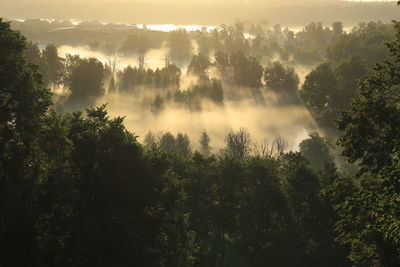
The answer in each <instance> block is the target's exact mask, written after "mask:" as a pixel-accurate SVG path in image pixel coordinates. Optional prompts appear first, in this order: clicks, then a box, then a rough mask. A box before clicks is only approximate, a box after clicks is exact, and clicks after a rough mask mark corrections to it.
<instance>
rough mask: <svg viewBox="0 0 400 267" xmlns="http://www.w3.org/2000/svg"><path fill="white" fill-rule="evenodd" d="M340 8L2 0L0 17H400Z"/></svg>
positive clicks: (325, 4) (389, 10) (384, 10)
mask: <svg viewBox="0 0 400 267" xmlns="http://www.w3.org/2000/svg"><path fill="white" fill-rule="evenodd" d="M363 1H364V2H366V1H367V0H363ZM356 2H359V1H358V0H357V1H356ZM338 3H340V1H339V0H0V17H6V18H18V19H23V18H52V19H61V20H64V19H77V20H101V21H106V22H124V23H137V24H141V23H146V24H201V25H218V24H221V23H226V24H229V23H234V22H235V21H237V20H238V19H239V20H268V21H269V22H271V23H281V24H286V25H289V26H290V25H304V24H305V23H309V22H311V21H321V22H323V23H326V24H330V23H332V22H333V21H337V20H341V21H343V22H344V23H347V24H352V23H358V22H360V21H366V20H382V21H390V20H392V19H396V18H398V17H400V12H399V11H400V8H397V7H395V4H394V3H392V4H387V5H381V7H376V6H370V7H363V8H360V7H359V6H358V4H355V5H357V7H352V8H348V7H346V8H342V7H338V6H339V5H343V4H338ZM304 5H307V7H304ZM301 6H303V7H302V8H299V7H301ZM308 6H310V7H311V8H308ZM331 6H333V8H331Z"/></svg>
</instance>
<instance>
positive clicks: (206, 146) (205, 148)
mask: <svg viewBox="0 0 400 267" xmlns="http://www.w3.org/2000/svg"><path fill="white" fill-rule="evenodd" d="M199 144H200V153H202V154H203V155H204V156H209V155H210V154H211V147H210V137H209V136H208V134H207V132H206V131H203V133H202V134H201V137H200V140H199Z"/></svg>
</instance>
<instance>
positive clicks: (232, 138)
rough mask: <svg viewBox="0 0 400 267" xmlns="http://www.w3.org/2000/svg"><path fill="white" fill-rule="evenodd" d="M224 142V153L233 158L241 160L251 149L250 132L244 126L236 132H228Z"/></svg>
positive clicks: (248, 154) (247, 155)
mask: <svg viewBox="0 0 400 267" xmlns="http://www.w3.org/2000/svg"><path fill="white" fill-rule="evenodd" d="M225 142H226V148H225V149H224V154H225V155H227V156H228V157H231V158H234V159H238V160H243V159H245V158H247V157H249V156H250V153H251V151H252V150H253V147H252V144H251V139H250V134H249V132H248V131H247V130H246V129H244V128H240V129H239V131H238V132H234V131H231V132H229V133H228V135H227V136H226V137H225Z"/></svg>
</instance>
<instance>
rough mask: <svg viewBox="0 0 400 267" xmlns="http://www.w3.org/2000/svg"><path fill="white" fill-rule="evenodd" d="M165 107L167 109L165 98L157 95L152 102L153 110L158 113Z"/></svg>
mask: <svg viewBox="0 0 400 267" xmlns="http://www.w3.org/2000/svg"><path fill="white" fill-rule="evenodd" d="M164 109H165V103H164V99H163V98H162V97H161V96H159V95H157V96H156V98H155V99H154V101H153V103H152V104H151V112H152V113H153V114H155V115H158V114H160V112H162V111H163V110H164Z"/></svg>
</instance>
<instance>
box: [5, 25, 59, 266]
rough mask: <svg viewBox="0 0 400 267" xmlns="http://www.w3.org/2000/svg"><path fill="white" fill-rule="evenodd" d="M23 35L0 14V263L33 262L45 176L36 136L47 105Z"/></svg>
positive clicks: (45, 92) (48, 100) (46, 92)
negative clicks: (38, 196) (40, 195)
mask: <svg viewBox="0 0 400 267" xmlns="http://www.w3.org/2000/svg"><path fill="white" fill-rule="evenodd" d="M25 48H26V40H25V38H24V37H23V36H21V34H20V33H19V32H16V31H12V30H11V29H10V24H9V23H7V22H3V20H2V19H0V196H1V198H0V212H1V214H2V216H1V219H0V229H1V230H0V251H1V252H0V264H1V265H7V266H12V265H14V266H16V265H38V258H39V257H38V255H37V252H38V249H39V248H38V246H37V244H38V235H37V229H36V225H37V223H38V217H39V216H38V208H39V207H38V200H37V194H38V193H39V192H40V184H41V179H42V178H45V175H46V169H43V167H44V166H43V161H42V160H45V159H44V158H43V157H41V154H42V152H41V151H40V145H39V139H40V136H41V131H42V129H43V128H44V125H43V121H44V119H45V115H46V112H47V111H48V108H49V107H50V105H51V95H50V92H49V90H47V89H45V88H43V86H42V83H41V75H40V74H39V73H38V68H37V66H34V65H32V64H28V63H27V61H26V58H25V56H24V49H25Z"/></svg>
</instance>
